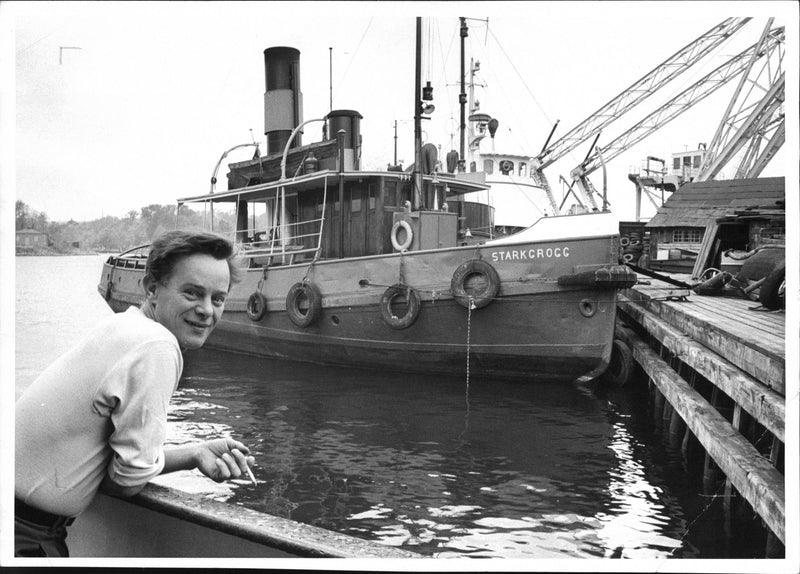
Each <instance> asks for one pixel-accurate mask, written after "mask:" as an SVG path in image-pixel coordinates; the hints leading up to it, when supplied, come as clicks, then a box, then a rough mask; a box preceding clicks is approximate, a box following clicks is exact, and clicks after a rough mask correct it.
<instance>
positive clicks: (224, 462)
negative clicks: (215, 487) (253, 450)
mask: <svg viewBox="0 0 800 574" xmlns="http://www.w3.org/2000/svg"><path fill="white" fill-rule="evenodd" d="M196 448H197V451H196V453H195V457H196V458H195V463H196V466H197V469H198V470H199V471H200V472H202V473H203V474H205V475H206V476H207V477H209V478H210V479H212V480H214V481H216V482H222V481H225V480H228V479H229V478H231V477H232V478H239V477H240V476H242V475H243V474H244V475H245V476H247V467H248V465H250V466H252V465H254V464H255V459H254V458H253V457H252V456H249V457H248V456H245V455H247V454H250V449H249V448H247V447H246V446H245V445H244V444H242V443H240V442H239V441H236V440H233V439H230V438H219V439H215V440H210V441H206V442H204V443H202V444H200V445H197V447H196Z"/></svg>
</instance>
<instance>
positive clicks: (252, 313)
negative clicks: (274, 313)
mask: <svg viewBox="0 0 800 574" xmlns="http://www.w3.org/2000/svg"><path fill="white" fill-rule="evenodd" d="M266 313H267V298H266V297H264V294H263V293H261V291H253V293H252V294H251V295H250V297H249V298H248V299H247V316H248V317H249V318H250V320H251V321H260V320H261V319H263V318H264V315H266Z"/></svg>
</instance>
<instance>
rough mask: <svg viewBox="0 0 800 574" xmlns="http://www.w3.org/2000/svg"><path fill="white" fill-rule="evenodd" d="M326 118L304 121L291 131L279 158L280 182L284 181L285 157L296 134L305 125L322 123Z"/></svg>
mask: <svg viewBox="0 0 800 574" xmlns="http://www.w3.org/2000/svg"><path fill="white" fill-rule="evenodd" d="M326 120H327V118H317V119H314V120H306V121H304V122H303V123H302V124H300V125H299V126H297V127H296V128H294V129H293V130H292V135H290V136H289V139H288V140H287V141H286V146H285V147H284V148H283V157H281V181H283V180H285V179H286V156H287V155H288V153H289V148H290V147H291V145H292V140H294V137H295V136H296V135H297V134H298V132H299V131H300V130H301V129H303V126H304V125H306V124H310V123H311V122H324V121H326Z"/></svg>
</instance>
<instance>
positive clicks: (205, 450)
mask: <svg viewBox="0 0 800 574" xmlns="http://www.w3.org/2000/svg"><path fill="white" fill-rule="evenodd" d="M249 453H250V449H249V448H247V447H246V446H245V445H244V444H242V443H241V442H239V441H235V440H233V439H229V438H221V439H215V440H210V441H206V442H202V443H198V444H192V445H187V446H180V447H173V448H166V449H164V469H163V470H162V471H161V474H167V473H169V472H175V471H178V470H192V469H195V468H196V469H198V470H199V471H200V472H202V473H203V474H204V475H206V476H207V477H209V478H211V479H212V480H214V481H216V482H222V481H224V480H227V479H229V478H239V477H240V476H242V474H244V473H246V472H247V467H248V465H250V466H252V465H253V464H254V462H255V459H254V458H253V457H252V456H250V457H248V456H245V455H247V454H249ZM145 484H146V483H145ZM143 488H144V484H141V485H137V486H120V485H119V484H117V483H116V482H114V481H113V480H111V477H109V476H108V474H106V475H105V476H104V477H103V482H102V484H101V485H100V489H101V490H102V491H103V492H105V493H107V494H112V495H116V496H124V497H130V496H134V495H136V494H139V492H140V491H141V490H142V489H143Z"/></svg>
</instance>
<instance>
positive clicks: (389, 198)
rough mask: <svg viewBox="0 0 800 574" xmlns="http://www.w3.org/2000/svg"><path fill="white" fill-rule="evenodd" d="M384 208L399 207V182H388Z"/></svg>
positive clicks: (385, 188) (384, 192)
mask: <svg viewBox="0 0 800 574" xmlns="http://www.w3.org/2000/svg"><path fill="white" fill-rule="evenodd" d="M383 205H384V207H395V206H396V205H397V182H396V181H387V182H386V183H385V184H384V188H383Z"/></svg>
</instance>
